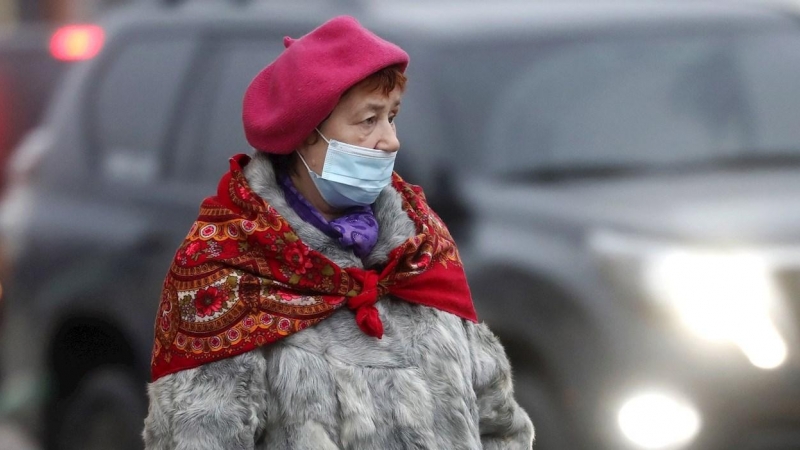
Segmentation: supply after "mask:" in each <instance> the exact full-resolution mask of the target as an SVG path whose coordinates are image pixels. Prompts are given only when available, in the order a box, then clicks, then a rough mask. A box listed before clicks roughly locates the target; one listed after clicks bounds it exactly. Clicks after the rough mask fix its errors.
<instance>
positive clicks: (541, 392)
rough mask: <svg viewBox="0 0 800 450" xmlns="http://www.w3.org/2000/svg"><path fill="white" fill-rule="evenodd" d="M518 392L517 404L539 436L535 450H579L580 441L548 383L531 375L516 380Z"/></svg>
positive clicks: (515, 390) (522, 375)
mask: <svg viewBox="0 0 800 450" xmlns="http://www.w3.org/2000/svg"><path fill="white" fill-rule="evenodd" d="M514 378H515V380H514V385H515V387H514V392H515V397H516V399H517V402H519V404H520V406H522V408H523V409H524V410H525V412H527V413H528V416H529V417H530V419H531V422H533V428H534V431H535V433H536V440H535V441H534V444H533V448H534V450H577V449H579V448H580V447H578V446H577V445H578V441H579V439H576V436H573V435H572V433H574V432H575V428H574V427H573V426H571V424H570V422H569V420H568V418H567V417H566V415H565V414H564V413H563V408H562V407H561V406H560V405H559V404H558V403H557V402H556V401H555V400H554V399H555V393H554V392H553V391H552V389H549V388H548V386H547V384H546V383H545V382H544V381H543V380H541V379H539V378H537V377H535V376H533V375H529V374H525V373H520V374H516V376H515V377H514Z"/></svg>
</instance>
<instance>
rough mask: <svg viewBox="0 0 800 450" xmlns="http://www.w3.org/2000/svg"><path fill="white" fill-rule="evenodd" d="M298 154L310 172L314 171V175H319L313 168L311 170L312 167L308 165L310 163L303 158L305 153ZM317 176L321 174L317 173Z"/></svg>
mask: <svg viewBox="0 0 800 450" xmlns="http://www.w3.org/2000/svg"><path fill="white" fill-rule="evenodd" d="M297 156H299V157H300V161H303V165H304V166H306V169H308V172H309V173H313V174H314V175H317V172H314V171H313V170H311V167H308V163H307V162H306V159H305V158H303V155H302V154H301V153H300V152H297ZM317 176H319V175H317Z"/></svg>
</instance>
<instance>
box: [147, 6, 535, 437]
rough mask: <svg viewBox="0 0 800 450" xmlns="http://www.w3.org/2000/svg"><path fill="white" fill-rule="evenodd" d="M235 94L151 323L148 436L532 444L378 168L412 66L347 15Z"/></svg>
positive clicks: (440, 249) (464, 293)
mask: <svg viewBox="0 0 800 450" xmlns="http://www.w3.org/2000/svg"><path fill="white" fill-rule="evenodd" d="M284 45H285V46H286V50H285V51H284V52H283V53H282V54H281V55H280V56H279V57H278V58H277V59H276V60H275V61H274V62H272V63H271V64H270V65H269V66H267V67H266V68H265V69H264V70H263V71H262V72H261V73H259V74H258V75H257V76H256V77H255V79H254V80H253V81H252V83H251V85H250V86H249V88H248V90H247V92H246V94H245V98H244V112H243V120H244V128H245V134H246V136H247V139H248V141H249V142H250V144H251V145H252V146H253V147H254V148H255V149H257V150H258V152H256V154H255V156H253V157H252V159H251V158H250V157H247V156H244V155H238V156H235V157H234V158H232V159H231V170H230V172H229V173H228V174H226V175H225V176H224V177H223V179H222V180H221V182H220V184H219V189H218V192H217V195H216V196H214V197H210V198H208V199H206V200H205V201H204V202H203V205H202V206H201V211H200V217H198V219H197V221H196V222H195V224H194V225H193V227H192V229H191V230H190V232H189V235H188V237H187V238H186V241H185V242H184V243H183V245H181V247H180V248H179V250H178V252H177V254H176V256H175V260H174V261H173V264H172V267H171V269H170V271H169V274H168V275H167V279H166V281H165V283H164V291H163V296H162V301H161V305H160V308H159V312H158V316H157V319H156V339H155V344H154V349H153V365H152V368H153V378H154V381H153V383H152V384H151V385H150V386H149V396H150V410H149V414H148V417H147V419H146V421H145V429H144V440H145V443H146V448H147V449H150V450H156V449H158V450H166V449H226V450H234V449H314V450H318V449H406V448H417V449H448V450H450V449H480V448H484V449H495V448H496V449H500V448H503V449H530V448H531V445H532V439H533V428H532V426H531V423H530V420H529V419H528V417H527V415H526V414H525V412H524V411H523V410H522V409H521V408H520V407H519V406H518V405H517V403H516V402H515V401H514V399H513V396H512V388H511V374H510V368H509V364H508V360H507V358H506V356H505V354H504V351H503V349H502V347H501V345H500V344H499V342H498V341H497V339H496V338H495V337H494V336H493V335H492V333H491V332H490V331H489V330H488V329H487V328H486V327H485V326H484V325H481V324H478V323H476V320H477V319H476V316H475V311H474V309H473V306H472V300H471V298H470V294H469V289H468V287H467V284H466V279H465V277H464V271H463V268H462V266H461V263H460V260H459V257H458V252H457V251H456V248H455V244H454V243H453V241H452V238H451V237H450V235H449V233H448V232H447V229H446V228H445V227H444V225H443V224H442V223H441V222H440V220H439V219H438V217H437V216H436V215H435V214H434V213H432V212H431V211H430V210H429V209H428V207H427V205H426V203H425V199H424V196H423V195H422V193H421V191H420V189H419V188H418V187H416V186H412V185H409V184H407V183H405V182H404V181H403V180H402V179H401V178H400V177H399V176H397V175H396V174H393V173H392V167H393V164H394V158H395V155H396V153H397V151H398V149H399V147H400V143H399V142H398V140H397V136H396V133H395V124H394V118H395V116H396V115H397V114H398V112H399V109H400V101H401V98H402V95H403V91H404V87H405V82H406V79H405V76H404V74H403V72H404V71H405V68H406V66H407V64H408V55H407V54H406V53H405V52H404V51H403V50H401V49H400V48H399V47H397V46H395V45H394V44H391V43H389V42H387V41H384V40H382V39H381V38H379V37H377V36H375V35H374V34H372V33H371V32H369V31H368V30H366V29H364V28H363V27H361V26H360V25H359V24H358V22H356V21H355V20H354V19H352V18H350V17H337V18H334V19H332V20H330V21H328V22H326V23H325V24H323V25H322V26H320V27H319V28H317V29H315V30H314V31H312V32H311V33H309V34H307V35H306V36H304V37H302V38H300V39H297V40H293V39H291V38H288V37H287V38H285V39H284Z"/></svg>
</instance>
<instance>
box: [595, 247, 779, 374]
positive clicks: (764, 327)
mask: <svg viewBox="0 0 800 450" xmlns="http://www.w3.org/2000/svg"><path fill="white" fill-rule="evenodd" d="M591 242H592V245H593V247H594V248H595V249H596V250H598V251H601V252H604V253H605V254H608V253H617V254H627V255H629V256H633V255H635V256H636V258H637V259H638V260H639V261H640V264H641V271H640V272H639V273H640V274H641V275H640V276H641V277H642V278H643V279H642V280H641V282H642V285H643V286H644V287H645V290H646V292H647V294H648V295H649V296H650V297H651V298H653V299H655V300H657V301H659V302H661V303H662V304H664V305H665V306H667V307H669V308H670V309H672V310H673V311H674V312H675V313H676V314H677V316H678V317H679V318H680V319H681V321H682V322H683V323H684V324H685V325H686V326H687V327H688V328H689V329H690V330H692V331H693V332H694V333H696V334H697V335H699V336H702V337H704V338H707V339H709V340H713V341H725V342H731V343H733V344H735V345H737V346H738V347H739V348H740V349H741V350H742V352H743V353H744V354H745V355H746V356H747V358H748V359H749V360H750V362H751V363H752V364H753V365H754V366H756V367H759V368H762V369H772V368H776V367H778V366H780V365H782V364H783V363H784V362H785V361H786V358H787V353H788V351H787V346H786V342H785V340H784V338H783V337H782V336H781V333H780V331H779V330H778V328H777V327H776V325H775V323H774V321H773V320H772V318H771V315H772V311H773V309H774V308H775V307H776V305H777V303H778V298H779V297H778V292H777V288H776V287H775V285H774V281H773V278H772V274H771V271H770V266H769V264H768V262H767V261H766V260H765V259H764V258H763V257H762V256H760V255H759V254H757V253H753V252H747V251H744V250H727V251H726V250H722V249H720V250H705V249H700V248H683V247H677V246H670V245H667V244H658V243H649V242H643V241H635V240H631V239H629V238H625V237H622V236H620V235H616V234H611V233H598V234H596V235H594V236H593V237H592V240H591Z"/></svg>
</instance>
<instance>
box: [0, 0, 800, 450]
mask: <svg viewBox="0 0 800 450" xmlns="http://www.w3.org/2000/svg"><path fill="white" fill-rule="evenodd" d="M281 8H284V9H281ZM352 8H356V9H357V10H355V11H351V10H342V9H341V8H334V7H332V6H331V5H330V4H329V3H327V2H319V3H316V2H309V1H305V2H296V3H294V4H293V5H287V6H285V7H283V6H281V5H275V4H272V2H263V3H260V2H252V3H251V4H248V5H239V6H237V5H231V4H226V3H217V4H212V3H209V2H198V4H194V3H187V4H185V5H181V6H178V7H174V8H161V7H157V6H150V7H137V8H132V9H127V10H123V11H120V12H119V13H118V14H116V15H114V16H111V17H109V18H108V19H107V20H105V21H103V22H102V25H103V27H104V29H105V30H106V32H107V36H108V39H107V42H106V44H105V46H104V48H103V50H102V51H101V53H100V54H99V56H98V57H97V58H95V59H94V60H92V61H90V62H87V63H85V64H82V65H80V66H78V67H75V68H74V70H72V71H71V72H70V73H69V74H68V75H69V76H68V78H67V80H65V81H66V83H65V84H64V86H63V89H62V90H60V91H59V95H58V97H57V98H56V100H55V102H54V103H53V105H52V108H51V109H50V111H49V114H48V116H47V119H46V121H45V123H44V125H43V126H42V127H41V128H40V129H39V130H37V132H36V133H33V134H31V135H30V137H29V139H28V140H27V141H26V142H25V143H24V144H23V146H22V147H21V148H20V149H19V155H20V161H22V163H21V164H20V166H21V167H26V168H27V169H25V176H24V177H20V178H19V179H18V180H17V182H16V183H15V184H14V185H13V186H12V187H11V192H10V195H9V196H8V198H7V199H6V201H5V202H4V203H3V204H2V207H1V208H2V209H0V214H1V215H0V225H2V232H3V236H4V237H5V239H6V242H7V243H8V245H6V246H4V248H3V253H4V255H5V257H6V258H8V259H9V260H10V262H11V264H12V266H13V270H14V272H13V277H12V278H10V280H9V282H8V286H7V289H6V291H7V292H6V295H7V299H8V305H9V311H8V320H7V326H8V330H7V332H6V334H5V336H4V337H3V340H2V342H3V345H4V346H5V347H6V348H5V349H4V355H5V356H4V358H5V359H6V360H7V361H8V362H7V363H6V364H5V366H6V369H7V371H8V372H9V376H10V379H11V380H28V381H27V382H17V383H9V384H10V385H13V386H23V387H24V386H28V388H27V390H24V389H23V390H22V392H15V393H14V394H16V395H17V397H21V398H23V399H24V400H22V401H20V402H19V403H20V404H28V405H39V408H38V413H37V411H34V412H33V413H32V417H34V418H42V417H43V418H46V421H42V422H40V431H41V433H42V436H45V437H46V438H47V441H48V444H49V446H50V447H51V448H70V449H71V448H81V449H83V448H108V445H109V444H108V443H109V442H114V443H115V444H116V445H118V446H122V445H125V446H126V447H125V448H138V447H140V446H141V444H140V440H139V437H138V432H139V430H140V429H141V419H142V418H143V417H144V411H145V396H144V384H145V382H146V381H147V379H148V371H149V357H150V349H151V343H152V324H153V317H154V312H155V308H156V303H157V299H158V297H159V292H160V287H161V281H162V280H163V276H164V274H165V272H166V269H167V266H168V264H169V261H170V260H171V257H172V256H173V254H174V251H175V249H176V247H177V245H178V244H179V243H180V241H181V240H182V238H183V237H184V234H185V232H186V230H187V229H188V227H189V225H190V224H191V222H192V221H193V219H194V217H195V216H196V213H197V208H198V205H199V203H200V201H201V199H202V198H203V197H205V196H206V195H209V194H211V193H213V191H214V188H215V185H216V182H217V180H218V178H219V176H220V175H221V174H222V173H223V172H224V171H225V170H226V167H227V159H228V157H230V156H231V155H232V154H235V153H239V152H248V151H250V150H249V147H248V146H247V144H246V142H245V140H244V137H243V134H242V128H241V112H240V111H241V98H242V94H243V92H244V89H245V87H246V86H247V84H248V82H249V81H250V79H251V78H252V77H253V76H254V75H255V74H256V73H257V72H258V70H260V69H261V68H262V67H263V66H264V65H265V64H267V63H268V62H269V61H270V60H272V59H273V58H274V57H275V56H276V55H277V54H278V53H279V52H280V51H281V50H282V44H281V42H282V37H283V36H284V35H290V36H299V35H302V34H304V33H306V32H307V31H309V30H310V29H312V28H313V27H314V26H316V25H318V24H319V23H321V22H323V21H324V20H325V19H327V18H329V17H331V16H333V15H335V14H340V13H354V15H356V16H357V17H358V18H359V19H360V20H361V21H362V22H363V23H364V24H365V25H366V26H368V27H370V28H371V29H374V30H375V31H376V32H378V33H379V34H381V35H382V36H384V37H386V38H388V39H389V40H392V41H394V42H397V43H398V44H400V45H401V46H402V47H404V48H405V49H406V50H407V51H408V52H409V54H410V55H411V57H412V63H411V65H410V66H409V72H408V75H409V78H410V80H411V81H410V83H409V89H408V92H407V94H406V96H405V98H404V102H403V103H404V105H403V112H402V114H401V116H400V117H399V118H398V129H399V132H400V140H401V142H402V144H403V149H402V153H401V156H400V158H398V161H397V171H398V172H399V173H400V174H401V175H403V176H404V177H406V178H407V179H409V180H411V181H412V182H417V183H419V184H422V185H423V187H424V188H425V190H426V192H427V194H428V196H429V199H430V201H431V202H432V204H433V206H434V209H436V210H437V211H438V212H439V213H440V214H441V215H442V216H444V217H445V221H446V222H447V223H448V224H449V226H450V227H451V229H452V230H453V232H454V233H455V234H456V239H457V240H458V242H459V245H460V248H461V251H462V256H463V258H464V260H465V264H466V265H467V268H468V270H469V276H470V284H471V286H472V289H473V291H474V297H475V302H476V305H477V307H478V311H479V315H480V316H481V317H482V318H483V319H484V320H486V321H487V322H489V323H490V325H491V327H492V329H493V330H494V331H495V332H496V333H497V334H498V335H500V337H501V339H502V340H503V342H504V343H505V345H506V347H507V349H508V352H509V354H510V356H511V359H512V363H513V365H514V367H515V377H516V389H517V392H518V395H517V396H518V398H519V400H520V402H521V403H522V405H523V406H524V407H525V408H526V410H528V411H529V413H530V414H531V416H532V418H533V421H534V424H535V426H536V428H537V442H538V443H537V447H536V448H538V449H545V450H558V449H565V450H574V449H580V448H601V449H608V450H620V449H643V448H671V449H690V448H691V449H698V450H700V449H702V450H712V449H729V448H737V449H746V448H758V449H788V448H797V447H798V442H800V441H798V439H796V437H797V434H798V431H799V430H800V414H799V413H798V411H797V409H798V408H797V405H796V403H797V402H795V401H793V399H795V398H797V394H798V389H797V387H798V384H800V376H798V375H799V374H798V370H797V364H796V359H795V357H794V354H793V351H795V349H796V348H797V344H798V341H797V337H796V325H797V320H796V318H797V316H792V315H791V314H797V313H796V311H797V309H796V306H797V302H796V300H797V298H796V297H793V296H792V295H791V294H792V293H794V292H797V290H798V287H799V286H798V283H796V282H794V285H793V284H792V283H793V278H794V277H793V276H792V273H793V269H792V267H793V266H792V264H793V262H792V261H795V260H796V258H795V259H793V258H794V255H795V253H794V251H793V249H795V248H796V247H794V245H795V244H796V243H797V242H798V238H800V225H798V224H797V220H792V219H793V217H794V216H795V215H796V213H794V212H793V211H796V210H798V208H797V207H798V206H800V205H797V204H796V203H797V201H796V200H794V199H796V198H798V196H797V194H798V193H800V192H797V191H800V184H798V182H797V181H796V179H797V176H798V175H800V166H797V165H796V162H797V159H796V157H795V155H796V154H798V153H797V152H798V149H800V136H798V134H797V133H798V129H800V127H796V126H795V123H796V120H797V117H800V114H798V113H800V110H798V105H800V84H798V81H797V80H800V77H797V76H796V75H797V73H798V71H799V70H800V45H798V44H800V27H798V22H797V19H796V17H795V16H793V15H792V14H791V13H790V12H787V11H784V10H782V9H778V8H771V7H768V6H764V5H749V6H748V5H736V4H728V3H722V2H713V3H703V2H700V3H698V2H636V3H631V2H628V3H616V2H609V3H605V2H592V3H569V2H536V3H534V4H527V3H521V2H508V3H503V4H502V5H500V6H498V5H496V4H490V5H486V4H484V3H477V2H475V3H473V2H460V3H457V4H451V3H438V4H431V3H421V2H393V3H388V2H387V3H366V2H365V3H364V5H362V6H360V7H359V6H358V4H356V3H355V2H354V4H353V5H352ZM779 268H780V270H779ZM776 273H779V274H782V276H783V278H780V281H783V282H785V283H786V284H785V285H780V287H782V288H784V289H779V287H778V286H777V285H775V286H773V284H772V283H771V281H775V277H773V276H772V274H776ZM750 278H753V279H750ZM709 283H710V284H709ZM759 283H760V284H759ZM5 284H6V283H4V285H5ZM687 286H688V287H687ZM754 286H755V287H754ZM759 289H761V290H759ZM719 292H722V293H723V294H725V295H723V296H722V297H721V299H719V298H717V297H719V295H717V293H719ZM687 293H688V294H687ZM781 293H782V294H783V296H781V295H779V294H781ZM712 300H714V301H713V302H712ZM792 302H794V303H792ZM714 307H716V308H717V309H714ZM698 311H699V312H698ZM709 311H711V312H709ZM730 311H734V312H736V313H737V314H738V315H737V314H733V315H731V314H727V313H728V312H730ZM791 311H794V312H791ZM693 313H694V314H695V315H692V314H693ZM680 314H682V315H683V316H682V317H685V318H686V320H687V323H688V324H690V325H692V327H693V328H690V329H695V328H698V323H699V324H700V325H702V324H706V325H708V324H711V325H714V324H723V325H725V326H723V327H721V330H722V331H720V330H717V331H718V333H717V334H718V336H717V337H719V338H720V339H721V340H722V342H723V343H722V344H708V343H705V341H703V340H701V339H699V338H697V337H695V335H694V334H692V333H691V332H689V331H686V330H685V329H684V328H682V327H681V326H680V323H681V322H680V321H679V320H677V319H676V316H679V315H680ZM698 314H699V316H698ZM703 314H705V315H703ZM698 317H699V319H698ZM731 317H733V319H731ZM747 318H752V322H747V320H746V319H747ZM690 319H695V322H692V321H691V320H690ZM715 319H716V320H715ZM734 319H736V320H739V321H740V322H736V321H735V320H734ZM732 320H733V322H731V321H732ZM731 323H733V325H730V324H731ZM737 326H742V327H744V329H745V330H748V329H750V328H748V327H752V329H753V330H756V331H758V332H760V333H761V334H758V333H755V332H754V333H752V334H750V335H748V334H747V333H740V334H737V333H736V331H737V329H738V327H737ZM700 328H701V329H702V326H700ZM711 328H712V329H713V328H714V327H711ZM701 331H702V330H701ZM726 333H727V334H726ZM720 336H721V337H720ZM743 336H744V337H743ZM748 336H749V337H748ZM748 338H752V339H751V340H750V341H748V340H747V339H748ZM22 343H24V344H22ZM759 348H761V350H759ZM764 349H766V350H764ZM765 355H766V356H765ZM748 358H749V359H748ZM757 366H760V367H771V370H765V369H762V368H758V367H757ZM41 392H44V393H45V394H44V395H41V394H39V395H37V393H41ZM6 395H8V393H6ZM19 414H20V416H21V417H29V416H27V415H26V414H23V413H22V412H19Z"/></svg>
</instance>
